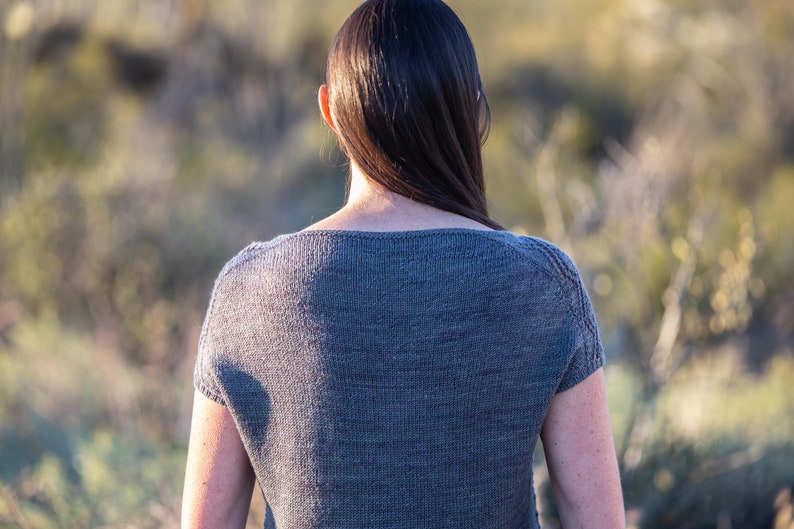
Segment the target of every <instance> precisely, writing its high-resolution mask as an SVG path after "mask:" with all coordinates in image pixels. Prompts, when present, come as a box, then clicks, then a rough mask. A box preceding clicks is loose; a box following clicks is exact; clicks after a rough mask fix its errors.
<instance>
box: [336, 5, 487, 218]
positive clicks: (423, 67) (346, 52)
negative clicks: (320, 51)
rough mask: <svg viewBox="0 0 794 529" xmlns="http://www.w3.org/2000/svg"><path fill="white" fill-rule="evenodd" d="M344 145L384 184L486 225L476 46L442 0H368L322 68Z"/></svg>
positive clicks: (483, 106) (482, 102)
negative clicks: (325, 65)
mask: <svg viewBox="0 0 794 529" xmlns="http://www.w3.org/2000/svg"><path fill="white" fill-rule="evenodd" d="M326 77H327V84H328V93H329V100H330V108H331V113H332V115H333V117H334V122H335V124H336V129H337V134H338V138H339V142H340V145H341V148H342V150H343V151H344V152H345V153H346V154H347V155H348V156H349V157H350V158H351V160H353V161H354V162H355V163H356V165H358V166H359V167H360V168H361V170H362V171H363V172H364V174H365V175H367V176H368V177H369V178H371V179H372V180H374V181H375V182H376V183H377V184H379V185H381V186H382V187H384V188H386V189H388V190H390V191H392V192H395V193H398V194H400V195H403V196H406V197H408V198H411V199H413V200H417V201H419V202H423V203H425V204H428V205H431V206H434V207H437V208H439V209H443V210H446V211H450V212H453V213H457V214H460V215H463V216H465V217H468V218H471V219H473V220H476V221H478V222H480V223H482V224H485V225H487V226H490V227H492V228H496V229H500V228H501V226H499V224H497V223H496V222H494V221H493V220H491V219H490V218H489V217H488V209H487V205H486V199H485V184H484V180H483V168H482V154H481V152H482V145H483V143H484V141H485V138H486V137H487V135H488V131H489V128H490V110H489V108H488V102H487V101H486V99H485V94H484V93H483V90H482V81H481V79H480V74H479V69H478V67H477V58H476V55H475V52H474V46H473V45H472V42H471V39H470V38H469V35H468V32H467V31H466V28H465V27H464V26H463V23H462V22H461V21H460V19H459V18H458V17H457V15H456V14H455V13H454V12H453V11H452V9H450V8H449V7H448V6H447V5H446V4H444V2H442V1H440V0H368V1H366V2H364V3H363V4H362V5H361V6H359V7H358V9H356V10H355V11H354V12H353V14H352V15H350V17H349V18H348V19H347V20H346V21H345V23H344V24H343V25H342V28H341V29H340V30H339V33H337V35H336V38H335V39H334V41H333V43H332V45H331V49H330V53H329V56H328V70H327V73H326Z"/></svg>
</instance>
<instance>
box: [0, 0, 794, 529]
mask: <svg viewBox="0 0 794 529" xmlns="http://www.w3.org/2000/svg"><path fill="white" fill-rule="evenodd" d="M450 3H451V4H452V5H453V6H454V7H455V8H456V10H457V11H458V12H459V13H460V14H461V16H462V18H463V19H464V21H465V23H466V24H467V25H468V27H469V29H470V31H471V33H472V37H473V40H474V41H475V44H476V46H477V49H478V53H479V56H480V61H481V67H482V71H483V77H484V84H485V93H486V95H487V97H488V99H489V101H490V104H491V109H492V113H493V128H492V131H491V135H490V138H489V140H488V143H487V144H486V148H485V157H486V169H487V178H488V191H489V194H490V197H491V208H492V213H493V216H494V217H495V219H496V220H497V221H499V222H501V223H503V224H504V225H505V226H506V227H508V228H509V229H512V230H515V231H518V232H521V233H528V234H533V235H538V236H541V237H544V238H546V239H549V240H551V241H553V242H555V243H556V244H558V245H559V246H561V247H562V248H563V249H565V250H566V251H567V252H569V254H570V255H571V256H572V257H573V259H574V261H575V262H576V263H577V265H578V266H579V267H580V268H581V270H582V273H583V276H584V278H585V281H586V283H587V285H588V288H589V291H590V293H591V296H592V298H593V303H594V305H595V308H596V312H597V314H598V316H599V324H600V328H601V333H602V338H603V340H604V343H605V346H606V349H607V355H608V367H607V371H606V374H607V382H608V385H609V391H610V405H611V408H612V414H613V426H614V431H615V438H616V444H617V450H618V455H619V459H620V463H621V467H622V468H621V471H622V475H623V481H624V488H625V497H626V504H627V509H628V513H629V523H630V525H631V526H632V527H637V528H642V529H657V528H658V529H661V528H678V529H681V528H683V529H701V528H703V529H705V528H718V529H731V528H732V529H740V528H769V529H794V497H793V494H794V235H792V234H794V61H793V60H792V57H794V2H791V0H757V1H744V0H503V1H501V2H484V1H481V0H458V1H451V2H450ZM355 5H357V1H356V0H349V1H348V0H345V1H342V0H332V1H327V2H318V1H315V0H223V1H218V2H213V1H210V0H0V527H8V528H15V529H50V528H83V527H85V528H93V527H97V528H98V527H102V528H108V529H110V528H113V529H122V528H175V527H178V520H179V504H180V496H181V487H182V483H181V482H182V477H183V472H184V457H185V451H186V443H187V436H188V430H189V422H190V406H191V401H192V394H193V390H192V386H191V373H192V367H193V359H194V355H195V350H196V342H197V337H198V333H199V329H200V325H201V322H202V319H203V315H204V310H205V308H206V304H207V301H208V296H209V293H210V289H211V287H212V283H213V280H214V278H215V275H216V274H217V273H218V271H219V270H220V268H221V266H222V265H223V263H224V262H225V261H226V260H227V259H229V258H230V257H231V256H232V255H234V254H235V253H236V252H237V251H239V250H240V249H242V248H243V247H244V246H245V245H247V244H248V243H249V242H251V241H252V240H263V239H268V238H270V237H272V236H274V235H276V234H279V233H283V232H288V231H292V230H296V229H300V228H301V227H303V226H305V225H307V224H309V223H310V222H312V220H316V219H319V218H320V217H322V216H324V215H326V214H328V213H330V212H332V211H333V210H334V209H335V208H337V207H338V206H339V205H340V204H341V203H342V201H343V197H344V175H345V168H344V165H343V162H344V160H343V157H342V156H341V155H340V154H339V152H338V150H337V147H336V144H335V141H334V138H333V136H332V134H331V133H330V131H329V130H328V129H327V127H324V126H323V124H322V121H321V119H320V117H319V113H318V111H317V109H316V89H317V87H318V85H319V84H320V83H321V82H322V81H323V72H324V66H325V54H326V50H327V48H328V45H329V44H330V40H331V38H332V36H333V34H334V32H335V30H336V29H337V28H338V26H339V25H340V24H341V23H342V21H343V20H344V18H345V16H346V15H347V14H348V13H349V12H350V11H351V10H352V9H353V8H354V7H355ZM537 467H538V469H537V473H538V479H537V481H538V483H539V485H540V487H541V489H542V492H541V498H542V500H543V501H542V510H543V522H544V527H549V528H553V527H556V526H558V522H557V520H556V518H555V511H554V507H553V504H552V503H551V502H550V500H549V496H550V495H549V492H548V483H547V481H548V480H547V478H546V477H545V476H546V474H545V471H544V467H543V461H542V453H541V452H539V453H538V457H537ZM255 496H256V498H255V501H254V508H253V509H252V515H251V524H250V526H251V527H257V526H261V518H262V512H263V507H262V501H261V498H259V497H258V496H259V494H255Z"/></svg>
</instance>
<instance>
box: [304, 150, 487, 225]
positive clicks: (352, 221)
mask: <svg viewBox="0 0 794 529" xmlns="http://www.w3.org/2000/svg"><path fill="white" fill-rule="evenodd" d="M433 228H470V229H479V230H486V231H487V230H491V228H489V227H488V226H485V225H484V224H480V223H479V222H477V221H475V220H472V219H470V218H468V217H464V216H462V215H458V214H456V213H451V212H449V211H444V210H441V209H438V208H434V207H432V206H428V205H427V204H423V203H421V202H417V201H415V200H411V199H410V198H408V197H404V196H402V195H400V194H397V193H394V192H392V191H389V190H387V189H384V188H383V187H381V186H380V185H378V184H376V183H374V182H373V181H372V180H371V179H370V178H367V176H366V175H364V173H363V172H362V171H361V169H360V168H359V167H358V166H357V165H356V164H355V163H352V162H351V164H350V190H349V193H348V198H347V201H346V202H345V205H344V206H342V208H341V209H339V211H337V212H336V213H334V214H333V215H330V216H329V217H326V218H325V219H322V220H321V221H319V222H316V223H314V224H312V225H311V226H309V227H308V228H306V229H307V230H355V231H410V230H424V229H433Z"/></svg>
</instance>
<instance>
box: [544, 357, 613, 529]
mask: <svg viewBox="0 0 794 529" xmlns="http://www.w3.org/2000/svg"><path fill="white" fill-rule="evenodd" d="M603 371H604V370H603V369H598V370H597V371H596V372H595V373H593V374H592V375H590V376H589V377H587V378H586V379H584V380H583V381H582V382H580V383H579V384H577V385H575V386H573V387H572V388H570V389H568V390H566V391H563V392H561V393H558V394H557V395H555V397H554V398H553V400H552V402H551V405H550V407H549V410H548V412H547V415H546V419H545V420H544V422H543V429H542V432H541V439H542V441H543V450H544V452H545V455H546V463H547V466H548V470H549V476H550V478H551V484H552V488H553V490H554V498H555V502H556V504H557V509H558V511H559V513H560V519H561V521H562V525H563V527H564V528H565V529H572V528H579V527H587V528H596V529H598V528H610V529H612V528H623V527H625V512H624V507H623V496H622V492H621V486H620V475H619V472H618V464H617V458H616V456H615V446H614V441H613V437H612V428H611V425H610V422H609V409H608V407H607V399H606V387H605V384H604V373H603Z"/></svg>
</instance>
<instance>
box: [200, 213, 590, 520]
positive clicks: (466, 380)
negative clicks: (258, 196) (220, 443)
mask: <svg viewBox="0 0 794 529" xmlns="http://www.w3.org/2000/svg"><path fill="white" fill-rule="evenodd" d="M603 362H604V355H603V349H602V347H601V344H600V341H599V337H598V331H597V329H596V322H595V317H594V314H593V310H592V307H591V305H590V301H589V299H588V297H587V294H586V292H585V290H584V289H583V287H582V282H581V280H580V278H579V274H578V273H577V271H576V269H575V268H574V266H573V264H572V263H571V261H570V260H569V259H568V258H567V256H565V254H563V253H562V252H561V251H560V250H559V249H557V248H556V247H554V246H552V245H551V244H549V243H547V242H545V241H542V240H540V239H536V238H531V237H520V236H516V235H514V234H512V233H510V232H506V231H494V232H487V231H477V230H470V229H458V228H454V229H434V230H424V231H407V232H386V233H377V232H351V231H308V232H299V233H294V234H290V235H283V236H279V237H277V238H275V239H273V240H271V241H270V242H266V243H255V244H253V245H251V246H249V247H248V248H246V249H245V250H243V251H242V252H241V253H240V254H239V255H237V256H236V257H235V258H234V259H232V260H231V261H230V262H229V263H228V264H227V265H226V266H225V267H224V269H223V271H222V272H221V274H220V276H219V277H218V279H217V281H216V283H215V288H214V291H213V294H212V299H211V301H210V306H209V310H208V313H207V317H206V320H205V322H204V327H203V330H202V334H201V339H200V345H199V352H198V359H197V363H196V370H195V385H196V387H197V388H198V389H199V390H200V391H201V392H202V393H203V394H204V395H206V396H207V397H208V398H210V399H212V400H214V401H216V402H219V403H221V404H223V405H225V406H227V407H228V408H229V409H230V411H231V413H232V416H233V417H234V420H235V421H236V423H237V427H238V429H239V432H240V435H241V437H242V440H243V443H244V445H245V448H246V450H247V452H248V455H249V457H250V459H251V463H252V465H253V468H254V471H255V472H256V477H257V480H258V482H259V485H260V486H261V488H262V491H263V494H264V496H265V499H266V501H267V512H266V519H265V527H266V528H276V527H277V528H278V529H308V528H317V529H397V528H399V529H431V528H456V529H463V528H471V529H497V528H498V529H518V528H535V527H538V521H537V514H536V509H535V494H534V490H533V488H534V487H533V482H532V453H533V450H534V448H535V443H536V441H537V438H538V435H539V433H540V428H541V424H542V422H543V418H544V416H545V413H546V410H547V408H548V405H549V402H550V401H551V398H552V397H553V396H554V394H555V393H556V392H559V391H563V390H565V389H568V388H570V387H572V386H574V385H575V384H577V383H578V382H580V381H581V380H583V379H584V378H586V377H587V376H588V375H590V374H591V373H593V372H594V371H595V370H597V369H598V368H599V367H601V366H602V365H603Z"/></svg>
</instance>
